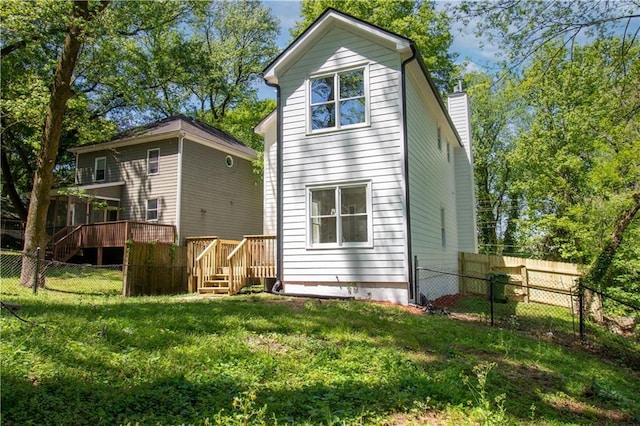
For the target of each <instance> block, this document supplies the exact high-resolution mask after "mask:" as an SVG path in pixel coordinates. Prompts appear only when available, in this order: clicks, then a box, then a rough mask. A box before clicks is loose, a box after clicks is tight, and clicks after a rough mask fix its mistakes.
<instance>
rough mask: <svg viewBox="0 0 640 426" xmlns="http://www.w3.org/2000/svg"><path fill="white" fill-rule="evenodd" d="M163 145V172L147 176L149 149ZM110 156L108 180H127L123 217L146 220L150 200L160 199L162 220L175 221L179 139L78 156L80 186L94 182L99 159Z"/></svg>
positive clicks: (123, 197)
mask: <svg viewBox="0 0 640 426" xmlns="http://www.w3.org/2000/svg"><path fill="white" fill-rule="evenodd" d="M153 148H160V165H159V167H160V168H159V173H158V174H156V175H147V150H149V149H153ZM97 157H106V159H107V167H106V173H105V180H104V183H110V182H119V181H124V182H125V185H124V188H123V189H122V195H121V196H122V199H121V203H120V208H121V211H120V219H122V220H132V221H143V220H145V218H146V217H145V216H146V205H147V200H148V199H153V198H157V199H158V208H159V212H158V214H159V216H158V223H165V224H175V222H176V213H175V210H176V191H177V185H176V182H177V176H178V174H177V164H178V141H177V139H170V140H164V141H157V142H149V143H144V144H137V145H131V146H125V147H120V148H116V149H111V150H104V151H96V152H91V153H87V154H80V155H79V156H78V169H77V177H78V185H79V186H82V185H92V184H95V183H101V182H95V181H94V167H95V159H96V158H97Z"/></svg>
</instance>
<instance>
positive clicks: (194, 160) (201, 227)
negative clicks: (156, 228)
mask: <svg viewBox="0 0 640 426" xmlns="http://www.w3.org/2000/svg"><path fill="white" fill-rule="evenodd" d="M182 156H183V163H182V197H181V217H182V220H181V224H180V238H181V239H183V238H185V237H190V236H204V235H216V236H218V237H221V238H228V239H241V238H242V237H243V236H244V235H251V234H254V235H255V234H261V233H262V185H260V183H259V182H258V181H259V177H258V176H257V175H255V174H254V173H253V165H252V163H251V161H248V160H244V159H241V158H239V157H235V156H233V155H232V156H231V157H232V158H233V167H227V166H226V164H225V158H226V156H227V154H225V153H223V152H220V151H217V150H213V149H211V148H207V147H205V146H203V145H201V144H197V143H194V142H191V141H189V140H186V139H185V141H184V146H183V152H182Z"/></svg>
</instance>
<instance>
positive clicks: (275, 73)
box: [262, 8, 413, 84]
mask: <svg viewBox="0 0 640 426" xmlns="http://www.w3.org/2000/svg"><path fill="white" fill-rule="evenodd" d="M335 27H338V28H345V29H347V30H349V31H351V32H355V33H360V34H363V35H365V37H367V38H373V39H375V41H376V42H377V43H379V44H381V45H384V46H386V47H388V48H389V49H392V50H396V51H398V52H400V53H401V54H406V56H407V57H410V56H411V54H412V51H411V49H412V47H411V46H412V45H413V42H412V41H411V40H410V39H408V38H406V37H403V36H401V35H398V34H395V33H393V32H391V31H388V30H385V29H384V28H380V27H378V26H375V25H373V24H370V23H368V22H365V21H363V20H360V19H358V18H355V17H353V16H351V15H347V14H346V13H343V12H340V11H338V10H336V9H333V8H328V9H327V10H325V11H324V12H323V13H322V14H321V15H320V16H319V17H318V18H317V19H316V20H315V21H314V22H313V23H312V24H311V25H309V27H308V28H307V29H306V30H304V31H303V32H302V34H300V35H299V36H298V37H296V39H295V40H294V41H293V42H291V44H290V45H289V46H288V47H287V48H286V49H285V50H283V51H282V52H281V53H280V54H279V55H278V56H277V57H276V58H275V59H274V60H273V61H271V63H270V64H269V65H267V67H266V68H265V69H264V71H263V73H262V74H263V77H264V79H265V80H266V81H267V82H269V83H275V84H277V83H278V78H279V76H280V75H282V73H283V72H285V71H286V70H287V69H288V68H289V67H290V66H291V65H292V64H294V63H295V62H296V60H297V59H298V58H299V57H300V56H302V55H303V54H304V53H305V52H306V51H307V49H308V48H309V47H310V46H312V45H313V44H314V43H315V42H316V41H317V40H319V39H320V38H321V37H322V36H324V35H325V34H326V33H327V32H329V31H330V30H331V29H333V28H335Z"/></svg>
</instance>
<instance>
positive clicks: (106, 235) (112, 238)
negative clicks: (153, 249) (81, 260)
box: [52, 220, 176, 261]
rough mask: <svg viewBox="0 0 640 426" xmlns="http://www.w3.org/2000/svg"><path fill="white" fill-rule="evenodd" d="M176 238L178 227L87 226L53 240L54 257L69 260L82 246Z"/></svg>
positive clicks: (122, 223)
mask: <svg viewBox="0 0 640 426" xmlns="http://www.w3.org/2000/svg"><path fill="white" fill-rule="evenodd" d="M74 238H75V239H74ZM72 239H74V240H73V241H72ZM175 239H176V227H175V225H167V224H161V223H150V222H132V221H126V220H124V221H120V220H119V221H113V222H100V223H85V224H82V225H78V226H77V227H75V229H73V230H72V231H70V232H69V233H67V235H65V236H64V237H62V238H60V239H58V240H57V241H55V240H52V248H53V258H54V259H56V260H62V261H66V260H68V259H69V258H70V257H72V256H73V254H75V253H77V252H78V250H79V249H80V248H83V247H124V246H125V244H126V242H127V241H128V240H132V241H134V242H150V241H157V242H160V243H173V242H175Z"/></svg>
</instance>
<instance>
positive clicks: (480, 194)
mask: <svg viewBox="0 0 640 426" xmlns="http://www.w3.org/2000/svg"><path fill="white" fill-rule="evenodd" d="M465 81H466V84H467V92H468V93H469V96H470V98H471V99H472V100H473V101H472V102H471V132H472V140H473V156H474V180H475V184H476V202H477V219H478V220H477V222H478V237H479V238H478V239H479V245H480V250H481V251H482V252H485V253H514V252H517V251H518V250H517V248H516V245H517V244H518V242H517V240H516V238H515V233H516V229H517V228H516V222H517V219H518V216H519V209H520V206H519V197H518V194H517V192H515V191H514V187H513V180H514V178H513V173H512V167H511V164H510V161H509V160H510V158H509V156H510V153H511V152H512V150H513V148H514V145H515V130H516V128H515V126H514V125H513V123H514V122H515V121H517V118H518V111H519V110H520V107H519V104H518V102H517V98H516V96H515V93H514V91H513V89H512V85H513V83H512V82H510V81H508V80H507V79H506V78H504V77H503V78H501V79H498V78H497V77H494V76H492V75H490V74H486V73H477V72H473V73H468V74H467V75H465Z"/></svg>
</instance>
